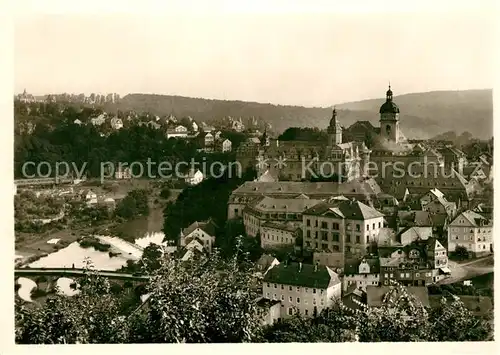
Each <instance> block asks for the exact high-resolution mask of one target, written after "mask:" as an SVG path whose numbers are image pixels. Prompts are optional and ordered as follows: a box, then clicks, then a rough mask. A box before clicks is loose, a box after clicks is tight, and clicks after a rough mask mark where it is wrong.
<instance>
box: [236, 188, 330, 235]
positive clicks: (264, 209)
mask: <svg viewBox="0 0 500 355" xmlns="http://www.w3.org/2000/svg"><path fill="white" fill-rule="evenodd" d="M319 202H321V201H320V200H312V199H309V198H300V197H298V198H291V199H290V198H288V199H286V198H272V197H268V196H264V197H261V198H259V199H258V200H256V201H254V203H252V204H249V205H248V206H246V207H245V208H244V210H243V224H244V225H245V231H246V234H247V235H248V236H250V237H255V236H257V234H258V233H259V232H260V231H261V227H262V226H263V225H264V224H265V223H267V222H275V223H287V222H291V223H293V224H295V225H298V224H300V223H301V220H302V213H303V212H304V211H305V210H307V209H308V208H310V207H312V206H314V205H316V204H318V203H319ZM293 233H296V232H293ZM273 235H275V234H273ZM267 236H269V237H270V238H271V233H270V232H268V233H267V234H266V242H269V244H272V243H273V242H276V241H273V240H272V239H267Z"/></svg>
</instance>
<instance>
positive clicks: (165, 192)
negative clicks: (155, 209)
mask: <svg viewBox="0 0 500 355" xmlns="http://www.w3.org/2000/svg"><path fill="white" fill-rule="evenodd" d="M171 195H172V191H170V189H169V188H168V187H164V188H163V189H161V192H160V197H161V198H164V199H168V198H170V196H171Z"/></svg>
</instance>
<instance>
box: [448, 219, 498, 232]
mask: <svg viewBox="0 0 500 355" xmlns="http://www.w3.org/2000/svg"><path fill="white" fill-rule="evenodd" d="M460 222H462V221H460ZM461 230H462V228H459V227H457V228H451V231H452V232H460V231H461ZM463 231H464V232H465V233H467V231H469V232H470V233H474V229H470V230H469V228H463ZM490 231H491V229H483V230H482V232H481V228H478V229H477V232H478V233H486V232H490Z"/></svg>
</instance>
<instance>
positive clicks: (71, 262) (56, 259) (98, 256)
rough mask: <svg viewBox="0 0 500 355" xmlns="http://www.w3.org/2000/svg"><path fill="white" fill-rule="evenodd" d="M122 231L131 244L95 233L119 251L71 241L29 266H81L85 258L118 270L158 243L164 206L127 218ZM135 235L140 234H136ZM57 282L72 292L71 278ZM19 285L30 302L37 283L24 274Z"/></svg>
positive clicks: (96, 266) (66, 290)
mask: <svg viewBox="0 0 500 355" xmlns="http://www.w3.org/2000/svg"><path fill="white" fill-rule="evenodd" d="M119 228H120V230H121V231H123V232H122V233H127V234H126V236H127V237H126V239H127V240H134V239H135V240H134V244H135V245H136V246H137V247H135V248H134V246H133V245H132V244H131V243H129V242H126V241H124V240H122V239H121V238H118V237H115V236H98V237H99V238H100V239H101V240H102V241H103V242H106V243H109V244H111V245H112V250H113V251H121V254H120V255H117V256H113V257H110V256H109V253H108V252H101V251H97V250H95V249H94V248H92V247H90V248H82V247H81V246H80V245H79V244H78V242H74V243H71V244H70V245H68V246H67V247H66V248H63V249H60V250H58V251H56V252H54V253H51V254H49V255H47V256H45V257H43V258H40V259H39V260H37V261H34V262H32V263H31V264H29V265H28V266H29V267H32V268H51V267H52V268H56V267H66V268H71V267H73V266H74V267H75V268H83V267H84V266H85V259H90V260H91V261H92V264H93V266H94V268H95V269H97V270H117V269H120V268H121V267H122V266H125V265H126V264H127V260H138V259H140V257H141V255H142V251H141V249H142V248H145V247H147V246H148V245H149V244H151V243H154V244H161V243H162V241H163V237H164V234H163V232H162V231H161V230H162V229H163V210H162V209H161V208H155V209H151V212H150V215H149V216H148V217H140V218H137V219H135V220H133V221H130V222H126V223H124V224H123V225H122V226H120V227H119ZM137 236H138V237H139V238H137ZM60 280H61V281H58V282H57V284H58V286H59V287H60V288H61V292H63V293H64V294H66V295H73V294H74V293H75V291H74V290H72V289H70V287H69V285H70V284H71V282H73V280H71V279H68V278H61V279H60ZM18 282H19V284H20V285H21V286H20V288H19V290H18V294H19V297H21V298H22V299H23V300H25V301H28V302H31V301H32V300H31V296H30V292H31V290H32V289H33V288H34V287H36V283H35V282H34V281H31V280H30V279H26V278H19V281H18Z"/></svg>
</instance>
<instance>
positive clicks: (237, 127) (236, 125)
mask: <svg viewBox="0 0 500 355" xmlns="http://www.w3.org/2000/svg"><path fill="white" fill-rule="evenodd" d="M231 128H232V129H233V130H234V131H236V132H243V131H244V130H245V125H244V124H243V123H242V122H241V117H240V119H239V120H234V121H233V122H232V123H231Z"/></svg>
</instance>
